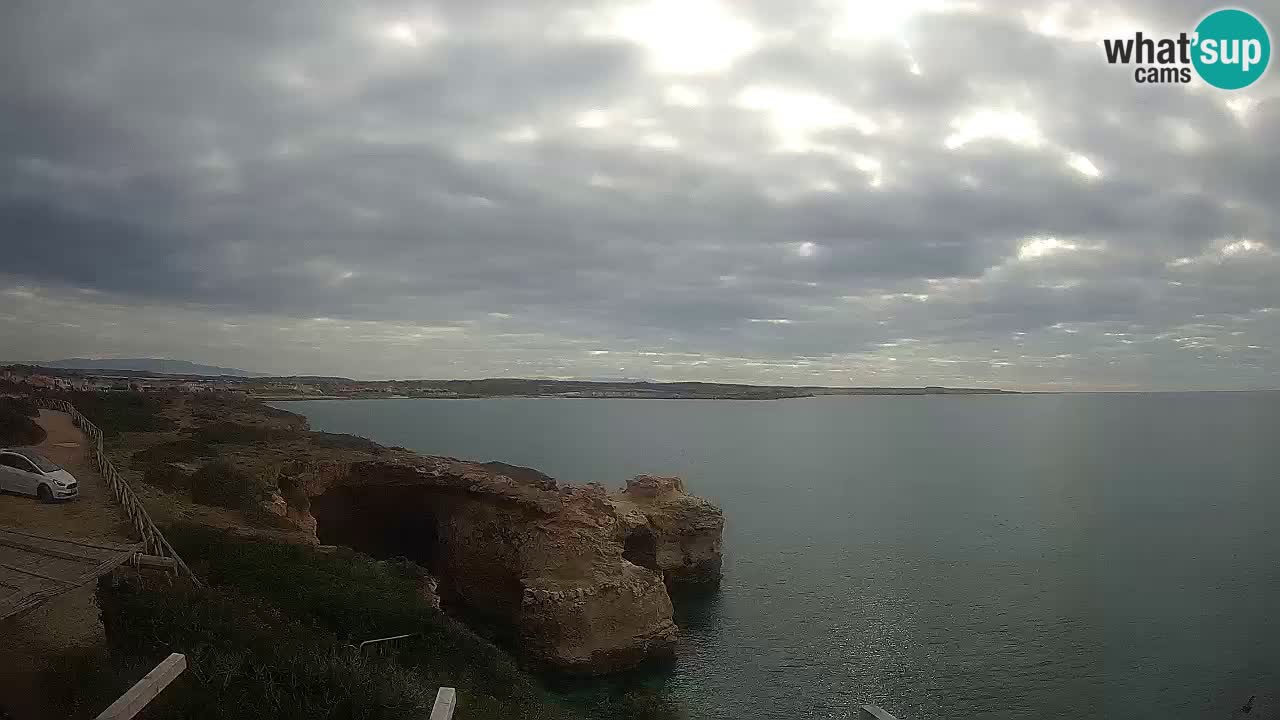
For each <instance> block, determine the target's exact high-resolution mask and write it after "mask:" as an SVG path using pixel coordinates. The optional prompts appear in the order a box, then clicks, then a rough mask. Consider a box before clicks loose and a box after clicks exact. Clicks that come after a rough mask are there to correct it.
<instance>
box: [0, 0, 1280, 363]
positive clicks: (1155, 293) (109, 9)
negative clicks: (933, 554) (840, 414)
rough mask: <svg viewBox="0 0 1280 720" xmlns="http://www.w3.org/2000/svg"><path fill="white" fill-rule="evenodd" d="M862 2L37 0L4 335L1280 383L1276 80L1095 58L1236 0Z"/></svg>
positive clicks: (15, 172)
mask: <svg viewBox="0 0 1280 720" xmlns="http://www.w3.org/2000/svg"><path fill="white" fill-rule="evenodd" d="M842 5H843V4H842V3H826V2H814V3H802V4H799V5H797V4H794V3H792V4H779V3H772V2H748V3H715V2H712V1H711V0H706V2H701V3H699V2H692V3H685V4H681V3H666V5H665V6H664V5H663V3H656V4H652V6H650V5H649V4H642V5H641V6H640V9H639V11H638V12H639V14H637V8H636V7H635V6H630V5H628V6H625V7H624V6H623V5H611V4H608V3H598V2H583V3H574V4H564V3H560V2H549V1H547V2H526V3H507V2H497V1H496V0H484V1H482V2H467V3H451V2H450V3H444V2H442V3H420V2H376V3H360V4H353V3H341V2H312V1H310V0H308V1H305V2H304V1H303V0H282V1H281V2H273V3H267V4H254V3H230V4H228V3H219V4H216V6H215V5H211V4H209V3H194V2H159V1H158V0H151V1H145V0H128V1H125V2H115V3H96V4H90V5H85V4H83V3H70V2H64V1H62V0H48V1H42V2H27V1H26V0H21V1H19V2H17V3H9V4H8V5H6V7H5V8H4V9H3V10H0V93H3V97H4V98H5V108H6V111H5V112H4V113H3V114H0V228H3V239H2V240H0V244H2V245H3V247H2V249H3V254H4V257H5V264H4V266H3V268H0V273H2V274H0V344H3V346H4V347H6V348H12V349H11V350H8V351H7V352H6V353H5V355H8V356H10V357H14V358H39V357H49V356H55V355H57V356H61V355H91V354H117V355H142V354H149V355H169V356H182V357H191V358H193V359H197V360H202V361H206V362H217V363H220V364H227V365H240V366H254V367H255V368H260V369H263V370H268V371H280V372H286V371H304V372H324V373H336V374H348V375H357V376H477V375H497V374H502V375H507V374H524V375H562V376H600V375H609V374H622V375H627V376H638V375H639V376H651V377H655V378H661V379H680V378H690V379H711V380H714V379H724V380H746V381H767V382H776V381H784V382H825V383H850V382H852V383H855V384H874V383H893V382H917V381H920V382H948V383H953V384H955V383H970V382H972V383H990V384H1000V385H1006V386H1010V387H1042V386H1043V387H1263V386H1274V385H1276V384H1277V375H1278V374H1280V363H1278V362H1277V360H1276V358H1275V355H1274V350H1273V348H1274V346H1275V342H1276V341H1277V339H1280V333H1278V332H1277V330H1278V326H1277V318H1280V311H1272V308H1276V307H1280V290H1277V285H1276V283H1275V282H1274V278H1275V277H1276V271H1277V270H1280V255H1277V253H1278V252H1280V238H1277V237H1276V232H1277V215H1276V213H1277V210H1276V207H1277V204H1276V202H1275V199H1276V195H1275V191H1274V188H1275V187H1276V186H1277V184H1278V183H1280V176H1278V175H1280V173H1278V171H1277V167H1280V163H1277V160H1278V159H1280V157H1278V156H1277V155H1278V153H1280V151H1277V149H1276V148H1277V147H1280V143H1278V142H1277V141H1278V140H1280V80H1278V79H1277V78H1280V75H1277V74H1276V73H1275V72H1271V73H1269V74H1268V76H1267V77H1265V78H1264V79H1263V80H1262V81H1261V82H1260V83H1258V84H1257V85H1256V86H1255V87H1252V88H1250V89H1249V90H1248V91H1246V92H1243V93H1235V94H1229V93H1223V92H1219V91H1216V90H1214V89H1212V88H1205V87H1191V88H1188V87H1181V86H1155V87H1151V86H1142V85H1138V84H1136V83H1134V82H1133V81H1132V77H1131V74H1130V72H1129V71H1127V70H1126V69H1124V68H1120V67H1113V66H1109V65H1107V63H1106V62H1105V61H1104V60H1103V55H1102V51H1101V48H1100V47H1099V46H1098V44H1097V42H1096V40H1097V38H1098V37H1099V32H1101V31H1100V30H1099V28H1106V29H1107V30H1106V32H1108V33H1111V32H1113V31H1112V30H1111V29H1112V28H1119V30H1115V31H1114V32H1116V33H1119V32H1123V31H1124V28H1129V29H1130V31H1131V30H1133V29H1148V30H1149V31H1150V32H1177V31H1179V30H1183V29H1185V30H1190V29H1191V26H1192V25H1193V24H1194V22H1195V21H1196V20H1197V19H1198V18H1199V17H1201V16H1203V15H1204V14H1205V12H1207V11H1208V10H1210V9H1213V8H1212V7H1211V6H1208V5H1205V4H1203V3H1198V2H1190V1H1189V0H1188V1H1186V2H1178V3H1166V2H1148V1H1147V0H1130V1H1129V2H1127V3H1124V4H1114V5H1111V6H1107V7H1103V8H1089V9H1085V8H1074V7H1072V6H1068V5H1066V4H1063V3H1045V4H1037V3H1025V4H989V3H988V4H984V5H983V6H982V7H976V6H973V5H972V4H966V3H941V4H929V3H924V4H919V5H921V7H920V8H917V9H916V11H914V12H913V11H912V10H913V8H914V5H915V4H913V3H903V4H894V5H892V6H887V5H884V4H880V3H868V4H865V6H862V5H858V4H857V3H851V4H850V6H851V7H852V8H853V10H852V12H845V11H844V10H842V9H841V7H842ZM934 5H941V6H942V7H943V10H944V11H942V12H935V10H936V8H934ZM784 6H785V11H784ZM646 7H648V8H649V9H648V10H646V9H645V8H646ZM653 7H657V8H658V10H656V11H655V10H653ZM663 7H667V8H668V9H670V8H675V9H676V11H675V12H672V13H668V14H666V15H663V14H662V8H663ZM707 17H709V18H711V19H712V20H713V22H711V23H710V24H709V25H706V26H705V27H703V26H699V25H698V23H699V22H701V21H700V20H699V18H707ZM637 18H639V19H638V20H637Z"/></svg>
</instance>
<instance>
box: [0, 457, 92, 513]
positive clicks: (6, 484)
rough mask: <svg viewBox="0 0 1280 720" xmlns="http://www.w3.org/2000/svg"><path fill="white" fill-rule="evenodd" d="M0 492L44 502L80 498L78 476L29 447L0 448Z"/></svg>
mask: <svg viewBox="0 0 1280 720" xmlns="http://www.w3.org/2000/svg"><path fill="white" fill-rule="evenodd" d="M0 491H7V492H14V493H21V494H23V495H34V496H36V497H38V498H40V499H41V500H42V501H44V502H54V501H56V500H73V499H75V498H77V497H79V496H80V483H78V482H76V479H75V476H73V475H72V474H71V473H69V472H67V471H66V470H63V469H62V468H60V467H58V466H57V464H55V463H53V462H51V461H50V460H49V459H48V458H46V457H45V456H43V455H41V454H39V453H37V452H34V451H32V450H28V449H27V448H5V449H0Z"/></svg>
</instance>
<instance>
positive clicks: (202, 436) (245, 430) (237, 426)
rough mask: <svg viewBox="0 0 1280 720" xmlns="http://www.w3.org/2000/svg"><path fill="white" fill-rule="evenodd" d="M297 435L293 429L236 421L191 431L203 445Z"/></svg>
mask: <svg viewBox="0 0 1280 720" xmlns="http://www.w3.org/2000/svg"><path fill="white" fill-rule="evenodd" d="M296 436H297V433H296V432H295V431H293V430H286V429H283V428H269V427H262V426H260V425H244V424H241V423H235V422H215V423H209V424H208V425H201V426H200V427H197V428H196V429H194V430H192V431H191V439H192V441H194V442H196V443H199V444H201V445H213V444H217V443H226V444H234V445H247V444H249V443H255V442H263V441H271V440H288V439H291V438H294V437H296Z"/></svg>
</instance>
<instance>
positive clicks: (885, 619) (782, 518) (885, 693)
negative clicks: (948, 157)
mask: <svg viewBox="0 0 1280 720" xmlns="http://www.w3.org/2000/svg"><path fill="white" fill-rule="evenodd" d="M273 404H274V405H276V406H278V407H282V408H285V409H288V410H291V411H293V412H297V413H300V414H302V415H305V416H306V417H307V418H309V420H310V422H311V425H312V427H313V429H317V430H326V431H330V432H341V433H354V434H358V435H363V436H366V437H369V438H371V439H373V440H376V441H378V442H380V443H383V444H386V445H400V446H404V447H407V448H410V449H413V450H417V451H420V452H423V453H429V454H439V455H451V456H454V457H459V458H467V459H473V460H500V461H502V462H506V463H511V464H516V465H525V466H529V467H533V468H537V469H539V470H541V471H543V472H545V473H547V474H549V475H552V476H553V477H556V478H558V479H559V480H561V481H564V482H570V483H585V482H591V481H595V482H600V483H603V484H604V485H606V486H609V487H614V488H618V487H621V486H622V485H623V484H624V483H625V481H626V479H627V478H628V477H631V476H633V475H637V474H640V473H654V474H669V475H679V476H681V477H683V478H684V479H685V482H686V486H687V488H688V490H689V491H690V492H692V493H695V494H697V495H701V496H703V497H706V498H708V499H710V500H712V501H714V502H716V503H717V504H719V505H720V507H722V508H723V509H724V513H725V517H726V527H725V533H724V580H723V583H722V585H721V586H720V588H719V590H718V591H716V592H713V593H706V594H702V595H698V596H694V597H691V598H680V599H678V603H677V618H676V620H677V623H678V624H679V625H680V626H681V628H682V630H683V634H682V639H681V643H680V647H679V648H678V654H677V659H676V660H675V662H674V663H673V664H670V665H668V666H664V667H662V668H661V669H660V670H656V671H652V672H650V673H648V674H647V675H646V676H645V679H644V680H643V681H644V682H646V683H649V684H651V685H653V686H654V687H657V688H659V689H660V692H661V693H662V694H663V695H664V696H666V697H667V698H669V699H670V700H671V701H672V702H674V703H677V704H679V705H680V706H682V707H683V708H684V710H685V712H687V713H688V715H689V717H690V718H694V719H701V718H726V719H727V718H777V719H778V720H783V719H786V720H794V719H797V718H847V717H856V713H855V710H856V708H857V707H858V706H859V705H860V704H862V703H874V704H877V705H879V706H880V707H882V708H884V709H885V710H887V711H888V712H891V713H893V714H894V715H895V716H896V717H898V718H899V720H959V719H965V718H984V719H992V720H1004V719H1010V720H1011V719H1014V718H1071V719H1072V720H1084V719H1088V718H1099V719H1101V718H1123V719H1125V720H1135V719H1140V718H1153V719H1156V718H1158V719H1160V720H1174V719H1177V718H1188V719H1191V718H1196V719H1199V718H1222V719H1226V718H1232V717H1247V718H1280V393H1268V392H1259V393H1168V394H1163V393H1156V394H1112V393H1108V394H1057V395H1054V394H1045V395H1002V396H979V395H971V396H965V395H935V396H851V397H815V398H800V399H789V400H777V401H733V400H726V401H718V400H636V399H567V398H566V399H561V398H496V399H481V400H446V399H386V400H316V401H302V402H280V403H273ZM1251 696H1256V700H1255V701H1254V704H1253V706H1252V713H1250V714H1244V713H1243V712H1242V707H1243V706H1244V705H1245V703H1246V702H1247V701H1248V700H1249V698H1250V697H1251Z"/></svg>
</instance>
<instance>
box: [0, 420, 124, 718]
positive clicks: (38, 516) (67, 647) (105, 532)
mask: <svg viewBox="0 0 1280 720" xmlns="http://www.w3.org/2000/svg"><path fill="white" fill-rule="evenodd" d="M38 422H39V423H40V425H41V426H43V427H44V429H45V431H46V432H47V433H49V437H48V438H47V439H46V440H45V441H44V442H43V443H41V444H40V445H39V446H38V447H37V448H36V449H37V451H38V452H39V453H40V454H42V455H44V456H45V457H47V458H49V459H50V460H52V461H54V462H56V463H57V464H59V465H61V466H62V467H64V468H66V469H67V470H69V471H71V474H72V475H75V476H76V480H77V481H79V483H80V497H79V498H78V499H76V500H74V501H72V502H69V503H59V504H56V505H46V504H44V503H41V502H40V501H39V500H36V499H35V498H29V497H24V496H20V495H0V525H4V526H7V527H13V528H18V529H21V530H28V531H30V532H33V533H40V534H47V535H54V536H68V537H78V538H85V539H99V540H111V541H113V542H131V541H132V538H131V537H130V535H129V531H130V525H129V521H128V519H127V518H126V517H125V515H124V513H123V511H122V510H121V509H120V506H119V504H118V503H116V501H115V498H114V497H112V495H111V491H110V490H109V489H108V488H107V485H106V482H105V481H103V479H102V476H101V475H99V474H98V472H97V471H96V470H94V469H93V466H92V465H90V464H89V460H88V458H87V457H86V456H85V442H86V441H85V437H84V435H83V434H82V433H81V432H80V430H79V429H78V428H77V427H76V426H75V425H74V424H73V423H72V422H71V417H70V416H68V415H66V414H65V413H60V412H54V411H51V410H41V411H40V419H39V421H38ZM94 590H95V588H94V587H93V586H92V585H90V586H87V587H83V588H79V589H77V590H75V591H73V592H69V593H66V594H64V595H60V596H58V597H57V598H54V599H53V600H51V601H49V602H47V603H44V604H43V605H41V606H39V607H37V608H36V609H34V610H32V611H31V612H29V613H26V614H24V615H20V616H18V617H14V618H8V619H6V620H0V638H3V650H0V709H3V710H5V711H7V712H9V713H10V715H11V716H12V717H13V718H14V719H15V720H42V719H43V718H53V717H55V715H53V714H52V711H51V710H50V709H49V708H47V707H45V705H44V703H43V702H41V696H42V695H43V694H44V691H43V690H42V688H41V677H40V676H41V674H42V673H43V672H44V671H45V670H46V669H47V668H48V666H49V662H50V660H51V659H52V658H54V657H56V656H58V655H62V654H64V653H69V652H72V653H86V654H88V653H93V652H95V651H97V650H100V649H102V648H104V647H105V642H106V639H105V637H104V635H103V631H102V621H101V619H100V618H99V615H98V605H97V602H96V601H95V599H94ZM94 714H96V713H88V714H87V716H88V717H92V716H93V715H94ZM0 717H3V715H2V714H0Z"/></svg>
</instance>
